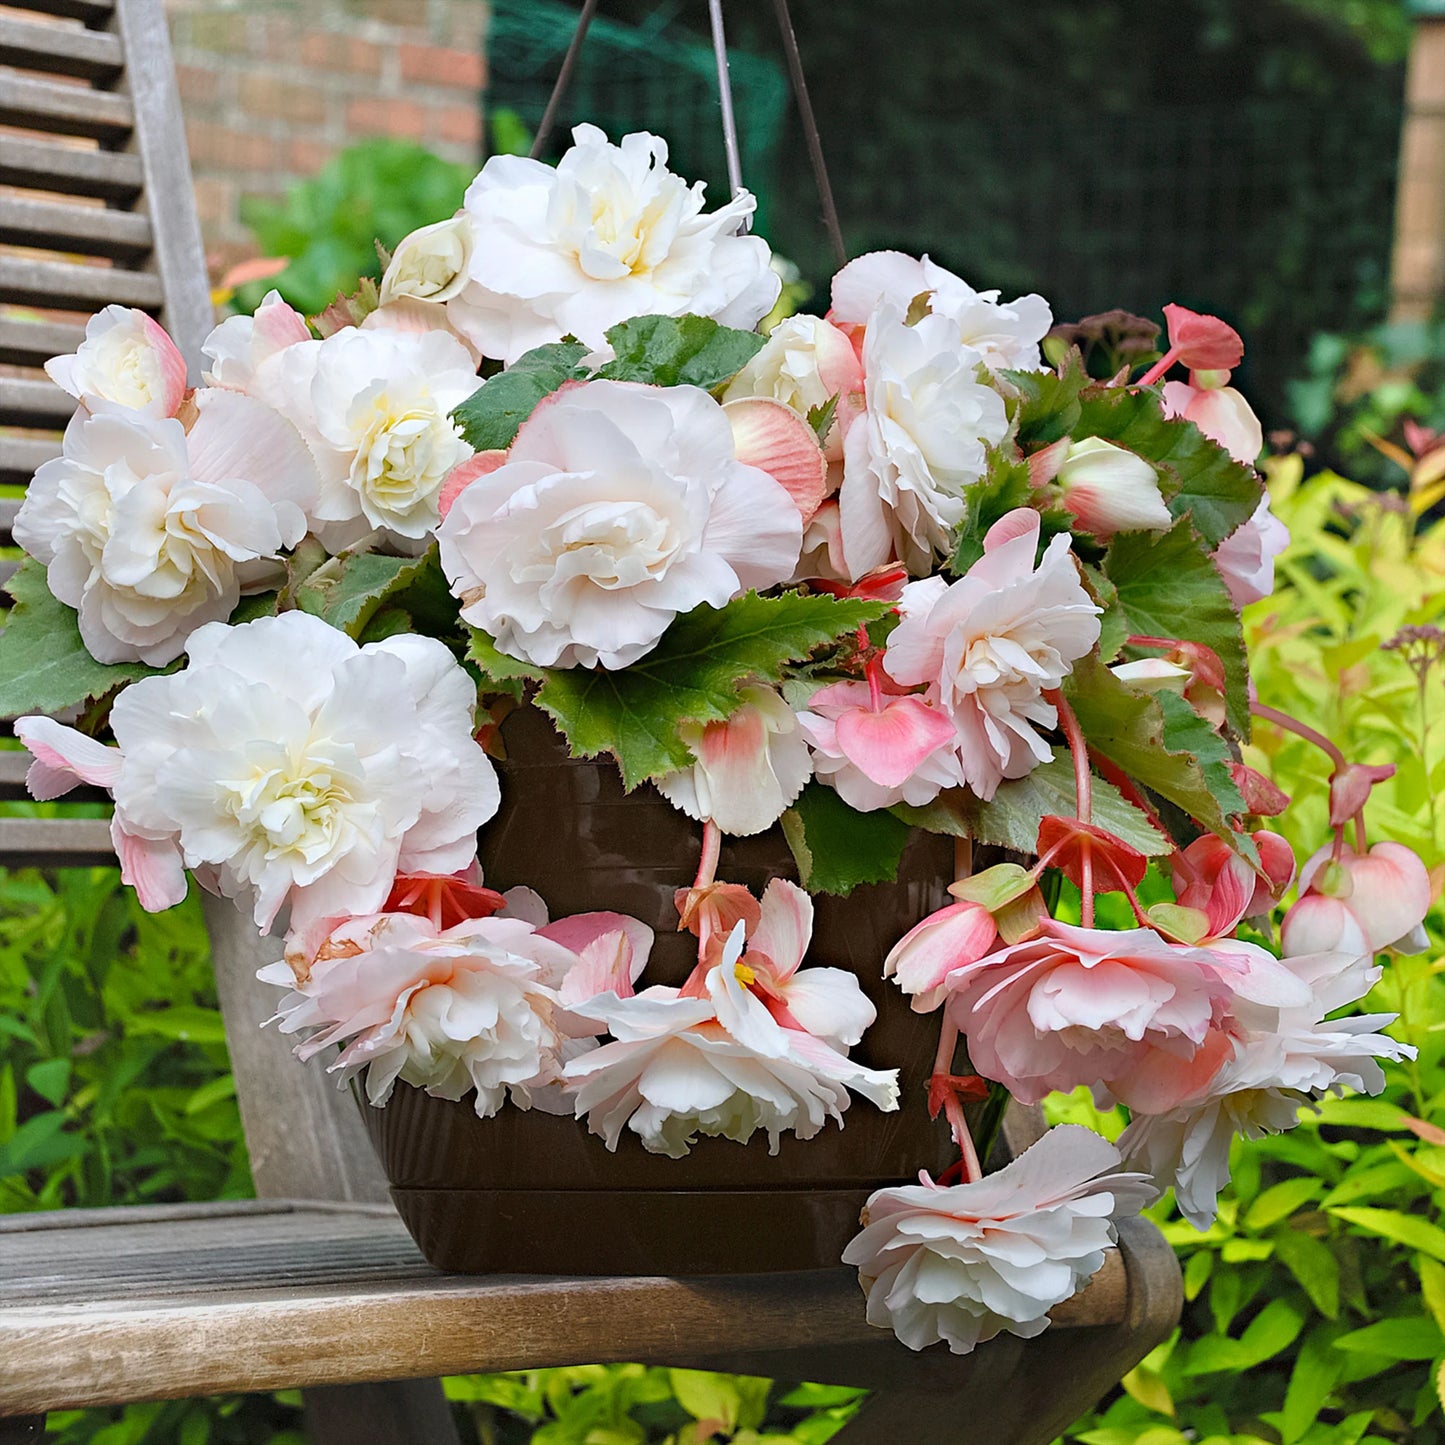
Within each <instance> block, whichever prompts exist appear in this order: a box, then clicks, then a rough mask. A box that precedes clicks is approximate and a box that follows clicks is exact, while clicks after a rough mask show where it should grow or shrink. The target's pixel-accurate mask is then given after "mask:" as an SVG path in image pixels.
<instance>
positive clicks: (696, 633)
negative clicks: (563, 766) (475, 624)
mask: <svg viewBox="0 0 1445 1445" xmlns="http://www.w3.org/2000/svg"><path fill="white" fill-rule="evenodd" d="M887 609H888V604H887V603H880V602H862V601H857V600H854V599H838V598H834V597H827V596H817V597H802V596H799V595H798V594H797V593H793V592H789V593H785V594H784V595H783V596H781V597H759V596H758V595H757V594H756V593H755V592H749V593H747V594H745V595H744V596H742V597H738V598H735V599H734V600H733V601H731V602H729V603H728V604H727V605H726V606H725V607H721V608H714V607H698V608H695V609H694V610H693V611H691V612H689V613H687V614H686V615H685V616H682V617H679V618H678V619H677V620H676V621H675V622H674V623H673V624H672V626H671V627H669V628H668V630H667V631H666V632H665V633H664V634H663V637H662V640H661V642H659V643H658V645H657V646H656V647H655V648H654V649H653V650H652V651H651V652H649V653H648V654H647V656H645V657H644V658H642V659H641V660H640V661H638V662H634V663H633V664H632V666H631V667H628V668H624V669H621V670H620V671H616V672H608V671H606V670H605V669H601V668H599V669H595V670H592V669H584V668H572V669H568V670H560V669H546V670H542V669H529V670H527V671H525V672H521V673H520V674H519V672H518V671H517V670H516V664H515V663H514V664H513V667H512V670H511V675H512V676H517V675H521V676H537V675H540V676H543V677H544V678H545V681H543V683H542V686H541V688H540V690H539V691H538V693H537V704H538V706H539V707H542V708H545V709H546V711H547V712H549V713H550V714H551V715H552V717H553V718H554V719H555V721H556V723H557V726H558V727H560V728H561V729H562V731H563V733H565V734H566V736H567V741H568V742H569V743H570V744H571V748H572V752H573V754H574V755H576V756H579V757H595V756H596V755H597V754H598V753H603V752H610V753H612V754H614V756H615V757H616V758H617V762H618V765H619V766H620V768H621V769H622V781H623V784H624V786H626V787H627V788H634V787H636V786H637V784H638V783H641V782H645V781H646V780H647V779H648V778H655V777H657V776H659V775H660V774H662V773H668V772H673V771H675V770H676V769H678V768H681V767H686V766H687V765H688V764H689V763H690V762H691V761H692V755H691V753H689V752H688V750H687V746H686V744H685V743H684V742H683V741H682V739H681V738H680V737H679V736H678V727H679V726H680V725H681V724H682V723H684V722H698V723H710V722H721V721H723V720H724V719H726V718H727V717H728V716H729V715H730V714H731V713H732V712H733V711H734V709H736V708H737V707H738V706H739V704H740V703H741V697H740V695H739V689H740V688H741V687H742V686H743V685H744V684H745V683H747V682H749V681H752V680H761V681H764V682H776V681H777V680H778V679H779V678H780V677H781V674H782V669H783V667H784V666H785V665H786V664H787V663H790V662H797V661H799V660H800V659H802V658H805V657H807V656H808V654H809V653H810V652H812V651H813V650H814V649H815V648H818V647H822V646H824V645H825V644H827V643H830V642H833V641H835V640H836V639H838V638H840V637H845V636H847V635H848V634H849V633H852V632H855V631H856V630H857V629H858V627H860V626H861V625H864V624H866V623H869V622H872V621H874V620H875V619H876V618H878V617H881V616H882V615H883V613H884V612H885V611H887ZM484 651H485V649H484V648H483V649H481V650H480V651H479V648H478V645H477V644H476V643H474V645H473V650H472V657H473V660H474V661H476V662H478V664H479V665H480V666H481V667H482V669H483V670H484V671H486V672H488V673H489V674H490V675H492V676H506V675H507V674H508V669H507V668H506V667H505V666H504V665H503V664H500V663H498V662H497V660H496V657H488V656H485V655H483V653H484ZM493 652H495V649H493ZM498 668H501V669H502V670H501V672H498Z"/></svg>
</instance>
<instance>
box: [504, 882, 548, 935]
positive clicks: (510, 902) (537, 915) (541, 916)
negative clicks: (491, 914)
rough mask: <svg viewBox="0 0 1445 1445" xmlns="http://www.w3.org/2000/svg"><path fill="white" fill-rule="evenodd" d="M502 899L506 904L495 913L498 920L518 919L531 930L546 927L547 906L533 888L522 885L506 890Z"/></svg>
mask: <svg viewBox="0 0 1445 1445" xmlns="http://www.w3.org/2000/svg"><path fill="white" fill-rule="evenodd" d="M502 897H503V898H504V899H506V903H505V905H504V906H503V907H502V908H500V909H499V910H498V911H497V914H496V916H497V917H498V918H520V919H521V920H522V922H523V923H530V924H531V925H532V927H533V928H545V927H546V925H547V919H548V913H547V905H546V903H544V902H543V900H542V895H541V894H540V893H538V892H537V890H536V889H535V888H528V887H526V886H524V885H519V886H518V887H516V888H508V889H507V890H506V892H505V893H503V894H502Z"/></svg>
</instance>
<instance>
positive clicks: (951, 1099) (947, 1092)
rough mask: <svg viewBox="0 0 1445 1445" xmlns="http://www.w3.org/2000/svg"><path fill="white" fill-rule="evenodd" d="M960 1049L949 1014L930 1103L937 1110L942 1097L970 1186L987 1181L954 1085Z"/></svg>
mask: <svg viewBox="0 0 1445 1445" xmlns="http://www.w3.org/2000/svg"><path fill="white" fill-rule="evenodd" d="M957 1047H958V1029H957V1028H956V1027H955V1026H954V1025H953V1023H952V1022H951V1021H950V1020H949V1018H948V1016H947V1013H946V1012H945V1014H944V1018H943V1024H942V1026H941V1028H940V1030H939V1035H938V1052H937V1053H936V1054H935V1055H934V1057H933V1076H932V1078H931V1079H930V1080H929V1089H928V1092H929V1102H930V1106H931V1107H934V1109H935V1111H936V1101H937V1100H938V1099H939V1096H941V1097H942V1104H943V1113H944V1116H945V1117H946V1118H947V1120H948V1128H949V1132H950V1133H951V1134H952V1135H953V1143H954V1147H955V1148H956V1149H957V1150H958V1152H959V1156H960V1159H961V1162H962V1165H963V1178H964V1182H965V1183H967V1184H972V1183H975V1182H976V1181H977V1180H979V1179H982V1178H983V1170H982V1169H981V1168H980V1167H979V1162H978V1150H977V1149H975V1148H974V1144H973V1135H972V1134H971V1133H970V1132H969V1128H968V1120H967V1119H966V1118H965V1117H964V1113H963V1101H962V1100H961V1099H960V1098H959V1097H958V1092H957V1090H956V1089H955V1088H954V1085H953V1055H954V1051H955V1050H956V1049H957Z"/></svg>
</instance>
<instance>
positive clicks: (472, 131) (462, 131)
mask: <svg viewBox="0 0 1445 1445" xmlns="http://www.w3.org/2000/svg"><path fill="white" fill-rule="evenodd" d="M432 114H433V117H434V119H433V122H432V123H433V125H434V126H435V131H434V134H435V135H437V136H438V137H439V138H440V139H442V140H444V141H449V142H451V143H452V144H453V145H464V146H473V147H476V146H480V145H481V143H482V108H481V106H480V105H444V106H439V107H438V108H437V109H436V110H435V111H433V112H432Z"/></svg>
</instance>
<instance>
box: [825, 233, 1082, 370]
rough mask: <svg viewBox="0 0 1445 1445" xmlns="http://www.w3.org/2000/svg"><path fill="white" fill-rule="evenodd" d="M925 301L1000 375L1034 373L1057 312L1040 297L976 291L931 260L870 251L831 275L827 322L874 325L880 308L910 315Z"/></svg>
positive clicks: (933, 312)
mask: <svg viewBox="0 0 1445 1445" xmlns="http://www.w3.org/2000/svg"><path fill="white" fill-rule="evenodd" d="M920 296H923V297H926V298H927V301H928V309H929V312H930V313H931V314H933V315H936V316H942V317H944V318H946V319H947V320H948V321H949V322H950V323H951V324H952V327H953V334H954V337H955V339H956V340H957V341H959V342H961V343H962V344H963V345H964V346H966V347H968V348H970V349H971V350H972V351H975V352H977V353H978V356H979V359H980V360H981V361H983V363H984V364H985V365H986V366H988V367H989V368H990V370H993V371H998V370H1000V369H1003V368H1009V369H1012V370H1016V371H1035V370H1037V369H1038V367H1039V365H1040V358H1039V342H1040V341H1042V340H1043V338H1044V336H1045V335H1046V334H1047V332H1048V329H1049V327H1050V326H1052V325H1053V322H1054V318H1053V314H1052V313H1051V312H1050V310H1049V305H1048V302H1046V301H1045V300H1044V298H1043V297H1042V296H1034V295H1029V296H1019V297H1017V298H1015V299H1014V300H1013V301H1000V300H999V293H998V292H997V291H975V290H974V289H973V287H972V286H970V285H969V284H968V282H967V281H965V280H964V279H963V278H962V277H961V276H956V275H954V273H953V272H952V271H949V270H947V269H946V268H944V267H943V266H940V265H939V264H938V263H937V262H936V261H931V260H929V258H928V257H927V256H923V257H921V258H918V257H914V256H907V255H904V253H903V252H901V251H871V252H869V253H868V254H867V255H866V256H859V257H857V258H856V259H854V260H852V261H850V262H848V264H847V265H846V266H844V267H843V269H842V270H841V271H839V272H838V274H837V275H836V276H834V277H833V307H832V310H831V311H829V313H828V319H829V320H830V321H833V322H835V323H836V324H838V325H839V326H843V327H862V326H867V325H869V324H871V322H872V319H873V315H874V313H875V312H876V311H877V310H878V308H879V306H880V305H882V304H887V305H890V306H892V307H894V308H895V309H896V310H897V311H898V312H899V314H900V315H905V316H906V315H907V314H908V311H909V309H910V307H911V306H912V304H913V302H914V301H915V300H916V299H917V298H918V297H920Z"/></svg>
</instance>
